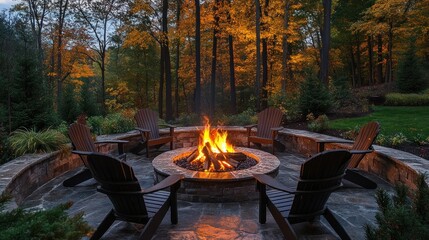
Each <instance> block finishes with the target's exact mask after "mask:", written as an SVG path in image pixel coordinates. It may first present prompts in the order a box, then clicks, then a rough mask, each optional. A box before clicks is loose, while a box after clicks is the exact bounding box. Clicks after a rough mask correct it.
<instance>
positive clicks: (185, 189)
mask: <svg viewBox="0 0 429 240" xmlns="http://www.w3.org/2000/svg"><path fill="white" fill-rule="evenodd" d="M194 149H195V147H188V148H179V149H176V150H172V151H168V152H165V153H162V154H160V155H158V156H157V157H155V159H154V160H153V161H152V165H153V168H154V171H155V179H156V182H160V181H162V180H163V179H165V178H166V177H168V176H170V175H172V174H183V175H184V177H185V179H184V180H183V181H182V185H181V187H180V189H179V195H178V198H179V199H182V200H186V201H197V202H231V201H243V200H249V199H257V198H258V193H257V191H256V188H255V181H254V179H253V176H252V174H255V173H256V174H268V175H271V176H272V177H275V176H277V174H278V171H279V165H280V161H279V160H278V158H277V157H276V156H274V155H272V154H270V153H267V152H264V151H261V150H257V149H250V148H244V147H236V148H235V150H236V151H237V152H242V153H244V154H246V155H247V156H249V157H251V158H253V159H255V160H256V161H258V163H257V164H256V165H255V166H253V167H250V168H248V169H243V170H236V171H229V172H203V171H193V170H189V169H185V168H182V167H179V166H177V165H176V164H175V163H174V161H176V160H177V159H180V158H184V157H187V156H188V155H189V154H191V152H192V151H193V150H194Z"/></svg>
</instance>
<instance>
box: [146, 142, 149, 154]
mask: <svg viewBox="0 0 429 240" xmlns="http://www.w3.org/2000/svg"><path fill="white" fill-rule="evenodd" d="M146 157H147V158H149V144H147V143H146Z"/></svg>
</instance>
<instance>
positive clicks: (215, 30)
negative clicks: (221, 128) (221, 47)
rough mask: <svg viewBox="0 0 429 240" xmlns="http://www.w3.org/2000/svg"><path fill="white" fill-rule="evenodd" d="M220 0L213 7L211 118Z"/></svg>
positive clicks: (214, 104) (212, 112)
mask: <svg viewBox="0 0 429 240" xmlns="http://www.w3.org/2000/svg"><path fill="white" fill-rule="evenodd" d="M218 6H219V0H215V2H214V5H213V12H214V24H213V46H212V69H211V78H210V116H211V117H214V114H215V109H216V63H217V35H218V32H219V13H218Z"/></svg>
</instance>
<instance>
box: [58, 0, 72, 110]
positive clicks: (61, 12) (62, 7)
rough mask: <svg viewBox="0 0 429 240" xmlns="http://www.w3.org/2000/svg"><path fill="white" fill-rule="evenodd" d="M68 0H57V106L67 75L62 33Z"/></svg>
mask: <svg viewBox="0 0 429 240" xmlns="http://www.w3.org/2000/svg"><path fill="white" fill-rule="evenodd" d="M68 4H69V1H68V0H58V2H57V4H56V5H57V7H58V21H57V34H56V36H57V46H56V48H57V69H56V76H57V106H60V101H61V99H62V83H63V81H64V80H65V78H66V77H67V76H68V74H66V75H63V64H62V61H63V55H62V52H63V34H64V24H65V19H66V15H67V11H68Z"/></svg>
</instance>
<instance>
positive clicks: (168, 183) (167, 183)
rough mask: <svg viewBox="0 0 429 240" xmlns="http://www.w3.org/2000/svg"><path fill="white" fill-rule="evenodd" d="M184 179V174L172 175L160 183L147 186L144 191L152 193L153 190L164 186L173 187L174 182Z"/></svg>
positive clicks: (144, 192)
mask: <svg viewBox="0 0 429 240" xmlns="http://www.w3.org/2000/svg"><path fill="white" fill-rule="evenodd" d="M182 179H183V175H182V174H174V175H171V176H169V177H167V178H166V179H164V180H162V181H161V182H160V183H158V184H156V185H154V186H152V187H150V188H147V189H145V190H142V193H143V194H147V193H152V192H156V191H159V190H162V189H164V188H168V187H171V186H173V185H174V184H176V183H179V182H180V181H181V180H182Z"/></svg>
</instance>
